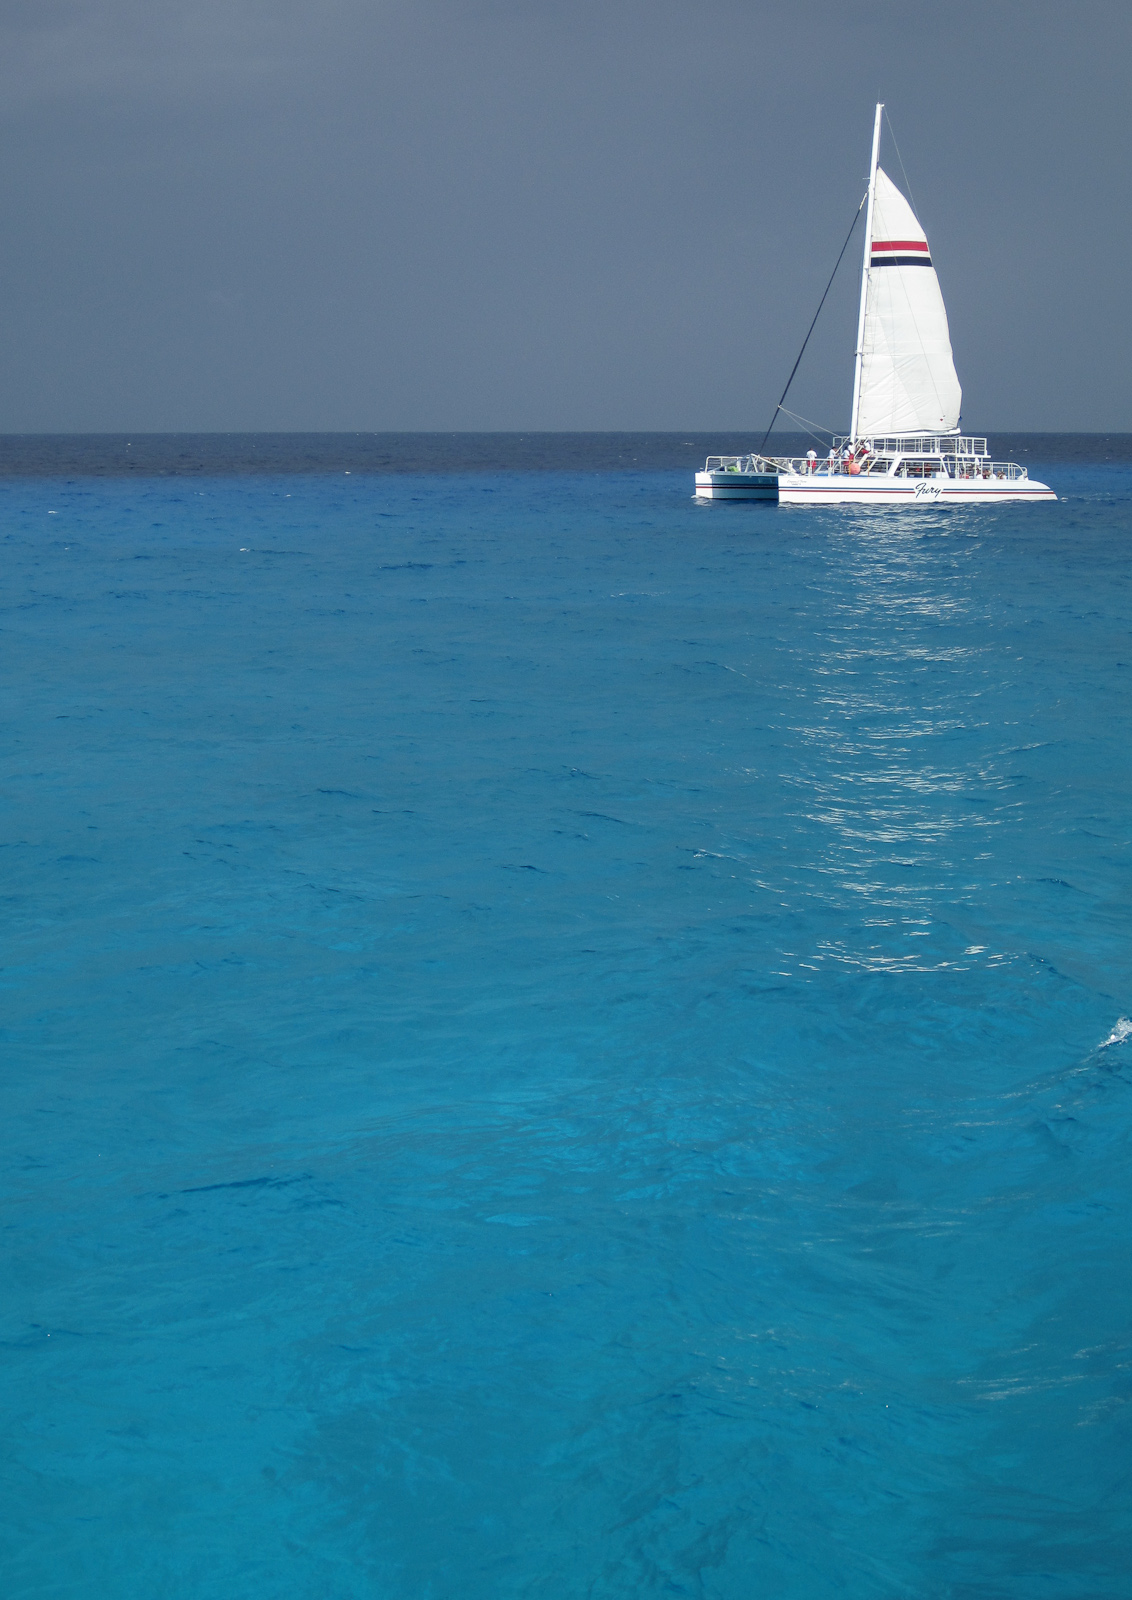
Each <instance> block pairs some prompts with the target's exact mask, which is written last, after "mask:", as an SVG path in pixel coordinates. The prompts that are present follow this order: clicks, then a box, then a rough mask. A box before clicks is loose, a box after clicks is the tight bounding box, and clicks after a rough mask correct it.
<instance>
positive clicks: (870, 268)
mask: <svg viewBox="0 0 1132 1600" xmlns="http://www.w3.org/2000/svg"><path fill="white" fill-rule="evenodd" d="M883 112H884V106H883V105H878V106H877V108H876V120H875V122H874V123H873V149H872V159H871V162H870V167H869V187H868V192H867V194H866V197H865V199H866V202H867V209H866V212H865V252H864V260H863V262H862V265H861V305H860V312H859V315H858V320H857V359H856V365H855V368H854V372H853V408H852V414H851V420H850V423H849V432H848V433H847V434H846V435H845V436H844V437H843V438H842V437H836V436H835V437H834V440H833V448H832V449H831V450H830V451H829V454H828V456H825V457H822V458H819V457H818V456H817V454H816V452H815V451H812V450H811V451H810V453H809V455H808V456H806V457H802V458H789V457H785V456H768V455H763V454H762V453H761V451H760V452H759V453H756V454H753V455H750V456H709V457H708V459H707V465H706V467H705V469H704V471H703V472H697V474H696V496H697V498H699V499H705V500H775V499H777V500H778V501H779V502H780V503H782V504H787V505H831V504H832V505H844V504H850V505H877V506H881V505H924V504H928V505H939V504H943V505H978V504H984V503H992V504H997V503H998V502H1000V501H1005V500H1056V499H1057V496H1056V495H1055V494H1054V492H1053V490H1052V489H1050V488H1049V487H1047V485H1046V484H1044V483H1037V482H1036V481H1035V480H1034V479H1033V478H1031V477H1030V476H1029V475H1028V473H1027V471H1026V468H1025V467H1021V466H1019V465H1018V464H1017V463H1016V462H1013V461H992V460H991V457H990V455H989V454H988V452H987V441H986V440H985V439H976V438H970V437H967V436H965V435H962V434H961V433H960V431H959V407H960V402H961V400H962V390H961V389H960V387H959V379H958V377H957V376H956V372H955V361H954V358H953V356H952V353H951V336H950V333H949V331H948V327H947V312H946V310H945V309H944V304H943V295H942V294H941V293H940V287H939V280H938V278H937V277H936V273H935V268H934V267H933V265H932V258H931V252H930V250H929V249H928V240H927V235H926V234H925V233H924V230H923V228H921V226H920V224H919V222H917V220H916V214H915V212H914V211H913V210H912V207H911V206H910V205H909V203H908V201H907V200H906V199H905V198H904V196H903V195H902V194H901V192H900V190H899V189H898V188H897V187H896V185H895V184H894V183H893V181H892V179H891V178H890V177H889V176H888V175H887V173H885V172H884V171H883V170H882V168H881V167H879V166H878V165H877V158H878V156H879V153H880V130H881V117H882V115H883ZM858 214H859V213H858ZM846 243H848V240H847V241H846ZM842 254H844V250H843V251H842ZM835 271H836V269H835ZM830 282H831V283H832V279H831V280H830ZM828 292H829V290H828V288H827V290H826V293H827V294H828ZM823 300H824V297H823ZM818 310H819V312H820V310H821V307H820V306H819V307H818ZM814 321H815V322H816V321H817V318H816V317H815V318H814ZM810 331H811V332H812V331H813V326H812V325H811V329H810ZM806 337H807V340H808V338H809V335H808V334H807V336H806ZM802 348H803V350H804V349H805V345H803V347H802ZM800 359H801V357H800V356H799V360H800ZM794 370H795V371H797V364H795V369H794ZM792 379H793V374H791V380H792ZM788 388H789V384H787V389H788ZM785 398H786V395H785V393H784V394H783V400H785ZM781 410H782V403H781V402H780V403H779V406H778V409H777V410H776V411H775V417H776V418H777V416H778V411H781ZM773 425H774V424H773V422H772V423H771V426H772V427H773ZM768 432H769V430H768ZM765 444H766V440H765V439H764V440H763V446H764V448H765Z"/></svg>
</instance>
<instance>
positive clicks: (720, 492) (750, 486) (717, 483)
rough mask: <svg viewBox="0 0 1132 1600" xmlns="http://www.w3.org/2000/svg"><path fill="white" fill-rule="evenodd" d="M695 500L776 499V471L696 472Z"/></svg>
mask: <svg viewBox="0 0 1132 1600" xmlns="http://www.w3.org/2000/svg"><path fill="white" fill-rule="evenodd" d="M696 499H697V500H772V501H773V500H777V499H778V474H777V473H776V472H697V473H696Z"/></svg>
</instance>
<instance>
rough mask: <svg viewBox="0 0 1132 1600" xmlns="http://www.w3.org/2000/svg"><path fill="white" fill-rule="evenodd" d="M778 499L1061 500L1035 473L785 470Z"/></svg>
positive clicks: (876, 502)
mask: <svg viewBox="0 0 1132 1600" xmlns="http://www.w3.org/2000/svg"><path fill="white" fill-rule="evenodd" d="M778 499H779V502H780V503H781V504H782V505H786V506H791V505H792V506H823V505H824V506H830V505H836V506H844V505H852V506H940V505H943V506H986V505H1002V504H1005V503H1006V502H1007V501H1021V500H1024V501H1034V500H1056V499H1057V496H1056V495H1055V494H1054V492H1053V490H1052V489H1051V488H1050V487H1049V486H1048V485H1047V484H1044V483H1038V482H1037V481H1036V480H1035V479H1033V478H1014V479H1006V480H1004V481H1003V482H1001V483H996V482H995V481H994V479H993V478H958V479H956V478H948V477H940V478H927V479H922V480H920V481H919V482H916V481H913V480H909V479H893V478H888V477H884V478H876V479H873V480H872V481H870V480H869V479H868V478H864V479H862V478H852V477H849V476H844V477H842V476H841V475H840V474H837V473H834V474H831V475H830V476H828V477H827V476H826V475H825V474H815V475H814V476H813V477H807V476H803V475H801V474H798V475H796V476H795V475H793V474H786V473H784V474H783V475H782V476H781V477H780V478H779V480H778Z"/></svg>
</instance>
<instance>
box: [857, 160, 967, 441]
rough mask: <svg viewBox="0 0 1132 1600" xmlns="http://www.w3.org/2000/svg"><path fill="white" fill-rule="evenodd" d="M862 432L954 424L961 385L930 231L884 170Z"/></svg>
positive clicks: (869, 286)
mask: <svg viewBox="0 0 1132 1600" xmlns="http://www.w3.org/2000/svg"><path fill="white" fill-rule="evenodd" d="M871 219H872V227H871V229H870V234H871V238H870V246H869V264H868V268H867V282H866V288H865V311H864V319H863V323H864V326H863V335H862V339H861V356H860V361H861V375H860V399H859V406H858V412H857V417H856V433H857V437H858V438H862V439H864V438H876V437H878V436H880V435H883V434H899V433H940V432H947V431H949V430H950V429H952V428H954V427H956V426H957V425H958V422H959V407H960V403H961V401H962V398H963V391H962V390H961V389H960V387H959V379H958V377H957V376H956V373H955V362H954V359H953V357H952V354H951V336H950V334H949V333H948V329H947V312H946V310H945V309H944V304H943V295H942V294H941V293H940V289H939V280H938V279H937V277H936V275H935V268H934V267H933V266H932V258H931V255H930V254H929V252H928V241H927V235H926V234H925V233H924V230H923V228H921V227H920V224H919V223H918V222H917V221H916V215H915V213H914V211H913V210H912V207H911V206H910V205H909V204H908V202H907V200H905V198H904V196H903V195H902V194H901V193H900V190H899V189H898V188H897V187H896V185H895V184H894V183H893V182H892V180H891V178H889V177H888V176H887V175H886V174H885V173H884V172H883V171H881V169H880V168H879V167H878V168H877V169H876V184H875V188H874V191H873V203H872V207H871Z"/></svg>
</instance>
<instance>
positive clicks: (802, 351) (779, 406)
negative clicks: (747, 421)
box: [757, 189, 869, 455]
mask: <svg viewBox="0 0 1132 1600" xmlns="http://www.w3.org/2000/svg"><path fill="white" fill-rule="evenodd" d="M868 198H869V192H868V190H867V189H866V190H865V192H864V194H863V195H862V196H861V204H860V205H859V206H858V207H857V209H856V211H854V213H853V220H852V222H851V223H850V224H849V232H848V233H847V234H846V235H845V243H844V244H843V245H842V246H841V255H839V256H838V258H837V262H836V265H835V266H834V269H833V271H832V272H831V273H830V275H829V282H828V283H827V284H826V286H825V294H823V295H822V297H821V299H820V300H819V301H818V308H817V310H816V311H815V312H814V320H813V322H811V323H810V333H813V331H814V329H815V328H816V327H817V321H818V318H819V317H820V316H821V308H822V306H824V305H825V301H826V295H828V294H829V291H830V290H831V289H832V288H833V280H834V278H836V276H837V268H838V267H839V266H840V265H841V260H842V256H844V254H845V252H846V250H848V248H849V241H850V239H851V238H852V237H853V229H854V228H855V227H856V226H857V218H858V217H859V216H860V215H861V210H862V207H863V206H864V204H865V201H866V200H867V199H868ZM810 333H807V335H806V337H805V338H804V339H803V340H802V348H801V349H800V350H799V351H798V360H797V361H795V363H794V366H793V369H792V371H791V373H790V376H789V377H788V378H787V380H786V387H785V389H783V391H782V400H780V401H779V402H778V404H777V405H776V406H775V408H774V416H773V417H771V419H770V428H773V427H774V424H775V423H776V422H777V420H778V413H779V412H780V411H781V410H782V401H783V400H785V399H786V396H787V395H788V394H789V393H790V385H791V384H792V383H793V382H794V373H795V372H797V370H798V363H799V362H800V361H801V359H802V357H803V356H804V355H805V353H806V346H807V345H808V344H809V342H810ZM770 428H768V429H767V430H766V432H765V433H764V434H763V437H762V444H760V445H759V448H758V452H757V453H758V454H759V455H761V454H762V449H763V445H765V444H766V442H767V440H768V439H769V438H770Z"/></svg>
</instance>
